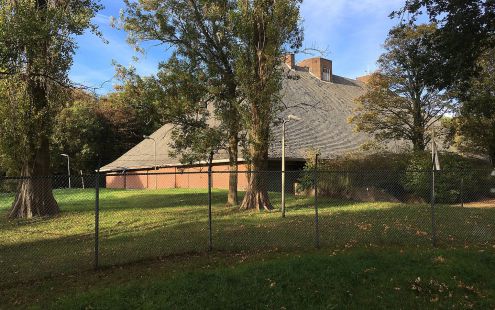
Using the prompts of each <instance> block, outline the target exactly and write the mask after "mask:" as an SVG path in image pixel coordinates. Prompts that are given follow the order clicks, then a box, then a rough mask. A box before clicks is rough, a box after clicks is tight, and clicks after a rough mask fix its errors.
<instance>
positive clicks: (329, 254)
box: [0, 248, 495, 309]
mask: <svg viewBox="0 0 495 310" xmlns="http://www.w3.org/2000/svg"><path fill="white" fill-rule="evenodd" d="M493 254H494V252H493V251H490V250H479V249H457V250H454V249H449V250H446V249H440V250H433V249H397V248H369V249H346V250H341V251H328V250H321V251H319V252H314V251H312V252H310V253H304V254H302V253H300V252H295V253H292V254H283V253H271V254H270V253H268V254H267V253H258V254H253V255H250V254H249V255H247V254H243V255H232V256H228V255H225V254H221V253H216V254H213V255H210V256H193V257H185V258H172V259H170V260H166V261H163V262H149V263H145V264H137V265H130V266H125V267H123V268H119V269H109V270H104V271H100V272H98V273H94V272H88V273H85V274H84V275H80V276H78V277H75V278H67V277H65V278H58V279H51V280H48V281H47V282H40V283H37V284H31V285H27V286H23V287H19V288H17V289H10V291H8V292H5V293H6V296H8V298H5V300H4V302H5V305H9V306H14V303H17V306H26V305H31V306H34V307H35V308H49V309H52V308H53V309H58V308H60V309H137V308H139V309H169V308H172V309H176V308H180V309H196V308H210V309H211V308H216V309H220V308H222V309H233V308H236V309H239V308H249V309H251V308H269V309H276V308H277V309H284V308H285V309H302V308H325V309H334V308H338V309H341V308H346V309H347V308H351V309H362V308H363V306H365V305H366V306H367V307H370V308H371V309H377V308H378V309H379V308H388V309H398V308H402V309H425V308H433V307H441V308H454V307H455V308H473V307H474V308H483V309H489V308H493V307H494V306H495V278H494V277H493V276H492V271H493V268H494V267H495V256H494V255H493ZM47 291H49V292H50V294H47ZM7 294H8V295H7ZM3 297H5V296H3ZM1 298H2V295H1V294H0V300H1Z"/></svg>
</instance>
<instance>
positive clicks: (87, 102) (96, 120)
mask: <svg viewBox="0 0 495 310" xmlns="http://www.w3.org/2000/svg"><path fill="white" fill-rule="evenodd" d="M79 97H80V98H76V100H75V101H74V102H71V103H69V104H68V106H67V107H65V108H64V109H62V111H60V113H58V115H57V116H56V118H55V121H54V131H53V135H52V158H53V160H52V165H53V170H54V171H55V172H59V173H64V174H65V171H66V169H67V166H66V161H65V159H64V158H62V157H61V155H60V154H62V153H65V154H69V156H70V160H71V168H72V170H73V172H72V174H75V173H79V170H82V171H84V172H85V173H88V172H92V171H95V169H97V168H98V167H97V165H98V161H99V158H100V156H103V154H101V153H100V152H101V150H102V149H103V148H104V145H105V144H107V143H108V141H107V140H106V138H107V137H106V135H105V131H106V130H105V129H106V128H105V125H106V124H105V119H104V117H103V115H102V114H101V113H99V109H98V103H97V100H96V98H94V97H93V96H90V95H87V94H83V95H81V96H79Z"/></svg>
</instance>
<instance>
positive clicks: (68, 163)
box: [60, 154, 71, 188]
mask: <svg viewBox="0 0 495 310" xmlns="http://www.w3.org/2000/svg"><path fill="white" fill-rule="evenodd" d="M60 155H61V156H63V157H67V175H68V176H69V188H71V186H70V156H69V155H68V154H60Z"/></svg>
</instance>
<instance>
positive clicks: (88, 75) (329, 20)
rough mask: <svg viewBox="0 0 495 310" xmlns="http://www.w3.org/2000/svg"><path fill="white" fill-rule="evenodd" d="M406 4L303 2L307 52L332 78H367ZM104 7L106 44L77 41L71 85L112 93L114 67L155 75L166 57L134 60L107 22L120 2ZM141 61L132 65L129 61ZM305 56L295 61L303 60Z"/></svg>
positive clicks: (156, 52) (155, 50)
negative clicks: (328, 67)
mask: <svg viewBox="0 0 495 310" xmlns="http://www.w3.org/2000/svg"><path fill="white" fill-rule="evenodd" d="M403 2H404V0H305V1H304V2H303V4H302V6H301V13H302V17H303V19H304V22H303V26H304V30H305V42H304V45H305V47H318V48H319V49H323V50H326V51H327V53H326V55H324V57H326V58H329V59H331V60H332V61H333V72H334V74H337V75H342V76H345V77H349V78H355V77H357V76H360V75H364V74H366V72H368V71H372V70H373V69H375V68H376V60H377V59H378V56H379V55H380V54H381V53H382V44H383V42H384V40H385V38H386V36H387V33H388V31H389V29H390V28H391V27H393V26H394V25H396V24H397V20H391V19H389V18H388V15H389V14H390V12H391V11H393V10H396V9H399V8H400V7H401V6H402V5H403ZM101 3H102V4H103V5H104V6H105V9H104V10H102V11H101V12H100V13H99V14H98V16H97V17H96V18H95V20H94V21H95V23H96V24H98V25H99V27H100V30H101V31H102V32H103V35H104V38H105V39H106V40H107V41H108V44H105V43H104V42H103V41H102V40H101V39H100V38H98V37H96V36H94V35H93V34H91V33H86V34H84V35H83V36H80V37H78V38H77V41H78V44H79V49H78V50H77V53H76V55H75V59H74V65H73V67H72V70H71V72H70V76H71V78H72V80H73V81H75V82H77V83H81V84H84V85H87V86H90V87H98V86H100V85H101V84H102V83H104V82H106V81H110V82H107V83H105V84H104V86H103V87H102V88H101V89H100V90H99V91H98V92H99V93H105V92H108V91H111V90H112V88H113V85H114V84H115V83H117V81H115V80H114V79H113V76H114V74H115V70H114V67H113V65H112V62H113V61H116V62H117V63H120V64H122V65H124V66H131V65H132V66H134V67H136V69H137V71H138V73H140V74H143V75H150V74H154V73H155V72H156V71H157V66H158V63H159V62H160V61H164V60H166V59H167V58H168V57H169V55H170V52H169V51H168V52H167V51H166V49H165V48H164V47H150V48H148V49H147V51H146V53H145V54H144V55H142V54H137V53H135V52H134V50H133V48H132V47H131V46H129V45H128V44H127V43H126V34H125V32H123V31H119V30H116V29H113V28H112V27H110V17H111V16H114V17H118V15H119V11H120V9H121V8H122V7H123V2H122V0H102V1H101ZM136 55H137V56H139V61H138V62H134V60H133V56H136ZM306 57H309V56H308V55H297V56H296V60H298V61H299V60H302V59H304V58H306Z"/></svg>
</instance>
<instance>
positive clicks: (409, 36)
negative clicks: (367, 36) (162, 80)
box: [350, 24, 452, 151]
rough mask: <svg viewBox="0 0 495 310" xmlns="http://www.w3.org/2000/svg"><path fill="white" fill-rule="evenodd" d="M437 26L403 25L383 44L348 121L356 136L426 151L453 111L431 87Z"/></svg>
mask: <svg viewBox="0 0 495 310" xmlns="http://www.w3.org/2000/svg"><path fill="white" fill-rule="evenodd" d="M435 33H436V27H435V25H434V24H430V25H419V26H399V27H396V28H394V29H392V30H391V31H390V33H389V36H388V38H387V40H386V42H385V46H384V47H385V53H384V54H383V55H382V56H381V57H380V59H379V60H378V64H379V70H378V72H376V73H375V74H373V75H372V77H371V79H370V81H369V83H368V85H367V87H366V88H367V90H366V93H365V94H364V95H363V96H361V97H359V98H358V99H357V104H358V107H357V108H356V109H355V111H354V115H353V116H351V118H350V122H351V123H354V124H355V125H356V129H357V130H358V131H363V132H367V133H371V134H373V135H374V136H375V137H376V138H377V140H380V141H381V140H407V141H410V142H411V143H412V145H413V148H414V150H415V151H423V150H424V149H425V148H426V145H427V144H428V142H429V141H430V138H431V137H430V134H429V133H428V132H429V130H430V129H431V128H432V126H434V125H435V123H436V122H437V121H438V120H439V119H441V118H442V116H443V115H444V114H445V113H446V112H448V111H449V110H450V109H451V108H452V104H451V101H450V100H449V97H448V96H447V94H446V92H445V90H443V89H439V88H437V87H435V86H430V85H429V84H428V80H429V78H430V77H431V76H432V75H434V74H435V73H434V72H433V71H434V70H435V69H436V66H435V63H436V62H437V61H438V55H437V54H436V53H435V52H434V51H432V50H431V48H430V47H431V42H432V41H434V40H435Z"/></svg>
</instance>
